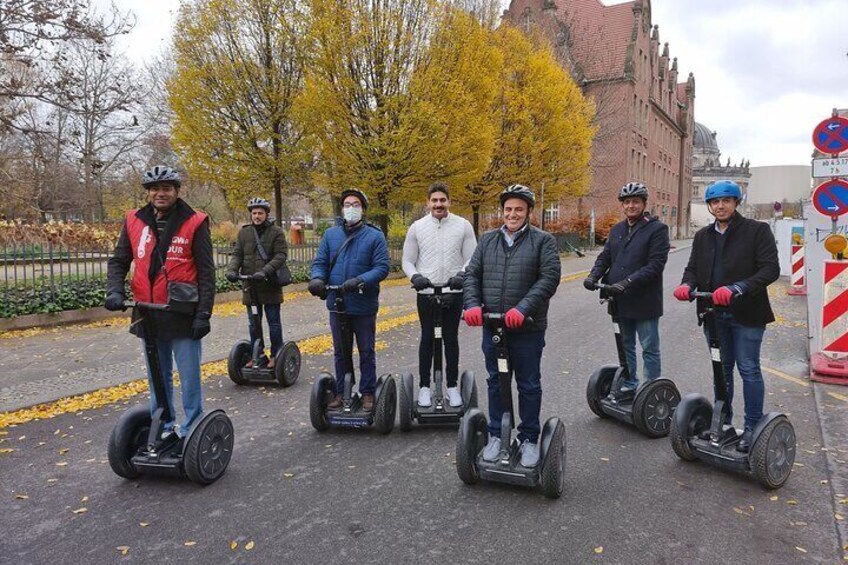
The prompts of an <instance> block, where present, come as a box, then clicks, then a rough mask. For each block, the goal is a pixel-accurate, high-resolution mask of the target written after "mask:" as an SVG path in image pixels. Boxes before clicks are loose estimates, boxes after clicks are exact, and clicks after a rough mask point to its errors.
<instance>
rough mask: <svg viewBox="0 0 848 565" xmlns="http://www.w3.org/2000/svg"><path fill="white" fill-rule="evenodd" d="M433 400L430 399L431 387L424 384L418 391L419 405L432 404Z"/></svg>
mask: <svg viewBox="0 0 848 565" xmlns="http://www.w3.org/2000/svg"><path fill="white" fill-rule="evenodd" d="M430 404H432V401H431V400H430V387H428V386H422V387H421V389H420V390H419V391H418V406H424V407H427V406H430Z"/></svg>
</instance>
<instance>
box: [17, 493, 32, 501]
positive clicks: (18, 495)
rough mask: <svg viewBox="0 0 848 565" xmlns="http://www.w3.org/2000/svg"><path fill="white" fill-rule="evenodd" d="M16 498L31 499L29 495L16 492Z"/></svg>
mask: <svg viewBox="0 0 848 565" xmlns="http://www.w3.org/2000/svg"><path fill="white" fill-rule="evenodd" d="M15 498H17V499H18V500H27V499H29V496H28V495H26V494H16V495H15Z"/></svg>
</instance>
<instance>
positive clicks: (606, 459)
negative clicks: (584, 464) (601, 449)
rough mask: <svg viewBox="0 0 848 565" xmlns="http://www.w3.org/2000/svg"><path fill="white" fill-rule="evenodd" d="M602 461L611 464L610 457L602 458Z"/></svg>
mask: <svg viewBox="0 0 848 565" xmlns="http://www.w3.org/2000/svg"><path fill="white" fill-rule="evenodd" d="M601 461H606V462H609V457H601Z"/></svg>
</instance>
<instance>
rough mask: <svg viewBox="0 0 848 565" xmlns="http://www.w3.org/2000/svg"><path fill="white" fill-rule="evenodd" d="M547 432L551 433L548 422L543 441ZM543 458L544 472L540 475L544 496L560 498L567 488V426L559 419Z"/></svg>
mask: <svg viewBox="0 0 848 565" xmlns="http://www.w3.org/2000/svg"><path fill="white" fill-rule="evenodd" d="M546 431H547V432H548V433H551V432H550V431H549V427H548V425H547V422H546V423H545V430H543V431H542V438H543V440H542V441H544V438H545V435H546V434H545V432H546ZM543 456H544V459H543V461H542V470H541V473H540V475H539V483H540V485H541V487H542V494H544V495H545V496H546V497H548V498H559V497H560V496H561V495H562V490H563V487H564V486H565V425H564V424H563V423H562V422H561V421H560V420H559V419H557V422H556V426H555V427H554V428H553V433H552V434H551V441H550V443H549V444H548V448H547V450H546V451H545V453H544V454H543Z"/></svg>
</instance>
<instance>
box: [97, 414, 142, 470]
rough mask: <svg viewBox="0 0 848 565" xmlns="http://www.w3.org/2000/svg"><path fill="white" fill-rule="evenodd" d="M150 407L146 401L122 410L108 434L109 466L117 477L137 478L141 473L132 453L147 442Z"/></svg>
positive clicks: (136, 451)
mask: <svg viewBox="0 0 848 565" xmlns="http://www.w3.org/2000/svg"><path fill="white" fill-rule="evenodd" d="M149 432H150V408H149V407H148V406H147V403H144V404H143V405H139V406H134V407H132V408H130V409H129V410H127V411H126V412H124V413H123V414H122V415H121V417H120V418H119V419H118V423H117V424H116V425H115V427H114V428H112V433H111V435H110V436H109V447H108V449H107V451H108V454H109V466H110V467H112V471H114V472H115V474H116V475H118V476H119V477H123V478H125V479H137V478H138V477H139V475H140V474H141V473H139V472H138V470H137V469H136V468H135V465H133V463H132V458H133V455H135V454H136V453H138V450H139V449H140V448H142V447H144V444H145V443H147V435H148V433H149Z"/></svg>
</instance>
